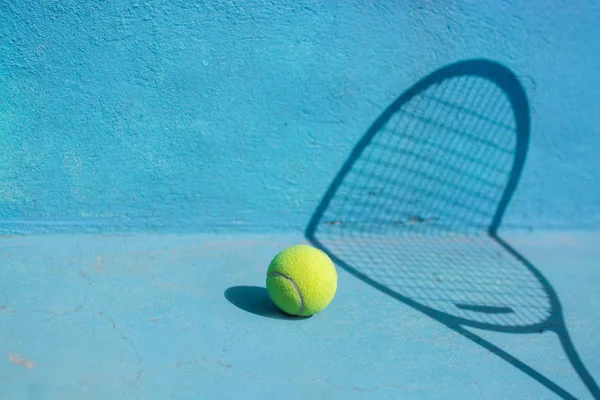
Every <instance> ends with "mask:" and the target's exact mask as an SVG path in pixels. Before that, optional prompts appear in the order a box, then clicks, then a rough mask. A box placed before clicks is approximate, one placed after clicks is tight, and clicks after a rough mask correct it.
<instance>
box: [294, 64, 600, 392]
mask: <svg viewBox="0 0 600 400" xmlns="http://www.w3.org/2000/svg"><path fill="white" fill-rule="evenodd" d="M529 130H530V121H529V108H528V101H527V97H526V94H525V91H524V89H523V88H522V86H521V84H520V83H519V81H518V79H517V77H516V76H515V75H514V74H513V73H512V72H511V71H510V70H508V69H507V68H506V67H504V66H502V65H500V64H498V63H495V62H493V61H488V60H467V61H462V62H458V63H456V64H451V65H449V66H446V67H444V68H441V69H440V70H437V71H435V72H434V73H432V74H430V75H428V76H427V77H425V78H423V79H422V80H421V81H419V82H417V83H416V84H415V85H414V86H412V87H411V88H410V89H408V90H407V91H406V92H405V93H403V94H402V95H401V96H400V97H399V98H398V99H397V100H396V101H395V102H394V103H392V105H390V107H388V109H386V110H385V111H384V112H383V113H382V115H381V116H380V117H379V118H378V119H377V120H376V121H375V122H374V123H373V125H372V126H371V127H370V128H369V130H368V131H367V133H366V134H365V135H364V136H363V137H362V138H361V140H360V141H359V143H358V144H357V145H356V147H355V148H354V150H353V151H352V153H351V154H350V156H349V158H348V160H347V161H346V162H345V164H344V165H343V166H342V168H341V170H340V171H339V173H338V174H337V175H336V177H335V179H334V180H333V182H332V184H331V185H330V187H329V189H328V190H327V192H326V193H325V195H324V197H323V199H322V200H321V203H320V204H319V206H318V207H317V209H316V211H315V213H314V214H313V216H312V218H311V221H310V222H309V224H308V226H307V228H306V232H305V235H306V237H307V239H308V240H309V241H311V242H312V243H313V244H314V245H315V246H317V247H319V248H321V249H322V250H324V251H325V252H327V253H328V254H329V255H330V256H331V257H332V258H333V259H334V261H336V263H337V264H338V265H340V266H341V267H342V268H344V269H346V270H347V271H349V272H350V273H352V274H353V275H354V276H356V277H357V278H359V279H361V280H363V281H364V282H366V283H368V284H370V285H371V286H373V287H375V288H377V289H378V290H380V291H382V292H383V293H386V294H387V295H389V296H391V297H393V298H395V299H397V300H399V301H401V302H403V303H405V304H407V305H409V306H411V307H413V308H415V309H417V310H419V311H421V312H423V313H424V314H426V315H428V316H429V317H431V318H433V319H435V320H437V321H438V322H440V323H442V324H443V325H445V326H447V327H448V328H449V329H452V330H454V331H455V332H457V333H460V334H461V335H463V336H464V337H466V338H468V339H470V340H472V341H474V342H476V343H478V344H479V345H481V346H482V347H484V348H486V349H488V350H489V351H491V352H492V353H494V354H496V355H497V356H499V357H500V358H502V359H504V360H506V361H507V362H509V363H510V364H512V365H513V366H515V367H516V368H518V369H520V370H521V371H523V372H524V373H526V374H527V375H529V376H530V377H532V378H533V379H535V380H537V381H538V382H539V383H541V384H542V385H544V386H546V387H547V388H548V389H550V390H551V391H553V392H554V393H556V394H557V395H558V396H560V397H562V398H565V399H572V398H575V397H574V396H573V395H572V394H570V393H569V392H568V391H566V390H565V389H564V388H562V387H560V386H559V385H557V384H556V383H554V382H553V381H552V380H550V379H548V378H547V377H545V376H543V375H542V374H541V373H539V372H538V371H535V370H534V369H533V368H531V367H529V366H527V365H526V364H525V363H523V362H522V361H520V360H519V359H517V358H516V357H514V356H512V355H510V354H509V353H508V352H506V351H504V350H503V349H501V348H499V347H498V346H495V345H494V344H492V343H491V342H489V341H486V340H485V339H483V338H482V337H480V336H478V335H476V334H474V333H473V332H471V331H470V330H468V329H467V328H469V327H472V328H478V329H484V330H488V331H496V332H506V333H523V334H524V333H534V332H541V331H545V330H552V331H554V332H555V333H556V334H557V335H558V336H559V338H560V340H561V344H562V346H563V350H564V351H565V354H566V355H567V357H568V359H569V361H570V362H571V365H572V366H573V368H574V370H575V372H576V373H577V374H578V375H579V377H580V379H581V381H582V382H583V383H584V384H585V385H586V387H587V388H588V390H589V392H590V393H591V394H592V396H593V397H594V398H600V390H599V389H598V385H597V384H596V382H595V380H594V379H593V377H592V376H591V374H590V373H589V371H588V370H587V369H586V368H585V365H584V364H583V362H582V361H581V359H580V357H579V355H578V354H577V352H576V350H575V346H574V345H573V343H572V341H571V338H570V335H569V333H568V331H567V329H566V325H565V323H564V318H563V314H562V306H561V304H560V301H559V298H558V296H557V295H556V292H555V291H554V289H553V288H552V286H551V284H550V282H548V280H547V279H546V278H545V277H544V276H543V275H542V274H541V273H540V272H539V271H538V270H537V269H536V268H535V267H534V266H533V265H532V264H531V263H530V262H529V261H528V260H526V259H525V258H524V257H523V256H522V255H521V254H519V253H518V252H517V251H516V250H515V249H513V248H512V247H511V246H510V245H508V244H507V243H506V242H505V241H503V240H502V239H501V238H500V237H499V235H498V228H499V226H500V225H501V222H502V218H503V216H504V213H505V211H506V208H507V207H508V204H509V203H510V200H511V198H512V196H513V194H514V191H515V189H516V188H517V185H518V182H519V179H520V176H521V172H522V170H523V166H524V163H525V159H526V154H527V150H528V145H529V134H530V133H529Z"/></svg>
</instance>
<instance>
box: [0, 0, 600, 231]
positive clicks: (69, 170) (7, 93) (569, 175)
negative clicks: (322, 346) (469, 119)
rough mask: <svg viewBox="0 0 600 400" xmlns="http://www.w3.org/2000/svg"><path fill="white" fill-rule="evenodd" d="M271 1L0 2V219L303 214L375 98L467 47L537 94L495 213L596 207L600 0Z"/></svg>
mask: <svg viewBox="0 0 600 400" xmlns="http://www.w3.org/2000/svg"><path fill="white" fill-rule="evenodd" d="M273 3H275V4H276V5H274V4H273ZM273 3H272V2H267V1H265V2H263V1H259V0H254V1H216V0H214V1H206V2H192V1H188V0H186V1H175V0H169V1H144V2H141V1H137V0H133V1H132V0H122V1H112V2H91V1H87V2H86V1H53V0H44V1H36V2H32V1H26V0H13V1H4V2H1V3H0V220H1V221H0V232H3V233H15V232H25V233H28V232H42V231H75V230H77V231H81V230H84V231H98V230H102V231H108V230H123V229H125V230H130V229H133V230H152V229H161V230H183V231H192V230H194V231H197V230H202V231H218V230H221V231H222V230H245V231H249V230H258V231H268V230H285V229H297V230H300V229H303V228H304V226H305V225H306V223H307V222H308V220H309V219H310V215H311V214H312V212H313V211H314V209H315V207H316V205H317V204H318V202H319V200H320V198H321V197H322V195H323V193H324V192H325V190H326V189H327V187H328V185H329V183H330V181H331V179H333V177H334V176H335V174H336V173H337V171H338V169H339V167H340V165H341V164H342V163H343V161H344V160H345V159H346V158H347V156H348V153H349V152H350V151H351V149H352V147H353V146H354V144H355V143H356V142H357V141H358V140H359V138H360V137H361V136H362V135H363V134H364V132H365V131H366V130H367V129H368V127H369V125H370V124H371V123H372V122H373V121H374V120H375V119H376V118H377V117H378V115H379V114H380V113H381V112H382V110H384V109H385V108H386V107H387V106H388V105H389V104H390V103H391V102H392V101H393V100H394V99H395V98H396V97H397V96H398V95H399V94H401V93H402V92H403V91H404V90H405V89H406V88H408V87H409V86H411V85H412V84H413V83H415V82H416V81H417V80H419V79H420V78H422V77H423V76H424V75H426V74H428V73H430V72H431V71H433V70H435V69H437V68H439V67H442V66H444V65H446V64H448V63H451V62H455V61H458V60H461V59H467V58H473V57H478V58H479V57H485V58H489V59H492V60H495V61H498V62H500V63H503V64H504V65H506V66H507V67H509V68H511V69H512V70H513V71H514V72H515V73H516V74H517V75H518V76H519V78H520V79H521V81H522V83H523V85H524V86H525V89H526V91H527V95H528V96H529V101H530V103H531V118H532V138H531V144H530V151H529V158H528V161H527V164H526V166H525V171H524V175H523V178H522V180H521V184H520V186H519V189H518V191H517V193H516V195H515V198H514V201H513V203H512V204H511V207H510V209H509V211H508V214H507V215H506V217H505V226H510V227H518V228H529V227H533V228H595V227H598V226H600V190H599V189H598V187H600V168H598V166H599V162H598V155H599V152H600V125H599V124H598V118H599V116H600V91H598V88H600V73H599V71H600V55H599V53H598V49H599V48H600V25H599V24H598V21H599V20H600V3H599V2H597V1H593V0H590V1H587V2H586V1H579V2H577V6H575V5H573V4H572V2H571V1H566V0H564V1H560V2H552V3H553V4H552V6H551V7H550V6H549V4H548V3H547V2H543V1H533V2H519V3H520V4H512V2H510V1H492V0H486V1H474V2H471V4H468V3H467V2H463V1H445V2H424V1H423V2H419V1H412V0H411V1H408V0H407V1H391V0H388V1H384V0H381V1H376V2H371V1H364V2H363V1H350V0H348V1H337V0H336V1H324V2H316V1H299V0H294V1H279V2H273Z"/></svg>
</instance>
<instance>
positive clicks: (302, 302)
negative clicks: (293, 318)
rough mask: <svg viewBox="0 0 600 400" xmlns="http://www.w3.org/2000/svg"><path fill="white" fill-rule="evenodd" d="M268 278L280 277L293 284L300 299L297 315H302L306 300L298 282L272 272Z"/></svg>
mask: <svg viewBox="0 0 600 400" xmlns="http://www.w3.org/2000/svg"><path fill="white" fill-rule="evenodd" d="M268 276H278V277H280V278H283V279H285V280H287V281H288V282H289V283H291V284H292V287H293V288H294V290H295V291H296V294H297V295H298V298H299V299H300V309H299V310H298V313H297V314H296V315H300V314H302V312H303V311H304V299H303V298H302V293H301V292H300V288H299V287H298V285H296V282H294V281H293V280H292V279H291V278H290V277H288V276H286V275H284V274H282V273H281V272H271V273H270V274H269V275H268Z"/></svg>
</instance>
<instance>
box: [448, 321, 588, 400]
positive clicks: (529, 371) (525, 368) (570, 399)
mask: <svg viewBox="0 0 600 400" xmlns="http://www.w3.org/2000/svg"><path fill="white" fill-rule="evenodd" d="M444 325H446V327H448V328H449V329H452V330H453V331H455V332H456V333H459V334H461V335H462V336H464V337H466V338H467V339H469V340H471V341H472V342H474V343H476V344H478V345H479V346H481V347H483V348H485V349H487V350H489V351H490V352H491V353H494V354H495V355H497V356H498V357H500V358H501V359H503V360H504V361H506V362H507V363H509V364H511V365H512V366H513V367H515V368H517V369H519V370H521V371H522V372H523V373H525V374H526V375H528V376H529V377H531V378H533V379H535V380H536V381H538V382H539V383H541V384H542V385H544V386H545V387H546V388H548V389H549V390H551V391H552V392H554V393H555V394H556V395H558V396H560V397H561V398H562V399H565V400H577V397H575V396H573V395H572V394H571V393H569V392H567V391H566V390H565V389H563V388H562V387H560V386H559V385H557V384H556V383H554V382H552V380H550V379H549V378H547V377H545V376H544V375H542V374H541V373H539V372H538V371H536V370H535V369H533V368H531V367H530V366H529V365H527V364H525V363H524V362H523V361H521V360H519V359H518V358H516V357H515V356H513V355H511V354H509V353H508V352H506V351H504V350H502V349H501V348H500V347H498V346H496V345H494V344H493V343H491V342H489V341H487V340H485V339H483V338H482V337H481V336H479V335H476V334H474V333H473V332H471V331H469V330H467V329H465V328H463V327H462V326H458V325H450V324H444Z"/></svg>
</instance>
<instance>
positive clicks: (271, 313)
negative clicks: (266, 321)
mask: <svg viewBox="0 0 600 400" xmlns="http://www.w3.org/2000/svg"><path fill="white" fill-rule="evenodd" d="M224 295H225V298H226V299H227V301H229V302H230V303H231V304H233V305H234V306H236V307H237V308H240V309H242V310H244V311H247V312H249V313H252V314H256V315H260V316H262V317H267V318H274V319H287V320H302V319H306V318H307V317H297V316H293V315H288V314H286V313H284V312H283V311H281V310H279V309H278V308H277V307H276V306H275V304H273V301H271V298H270V297H269V294H268V293H267V289H266V288H264V287H260V286H232V287H230V288H228V289H227V290H225V293H224Z"/></svg>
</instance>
